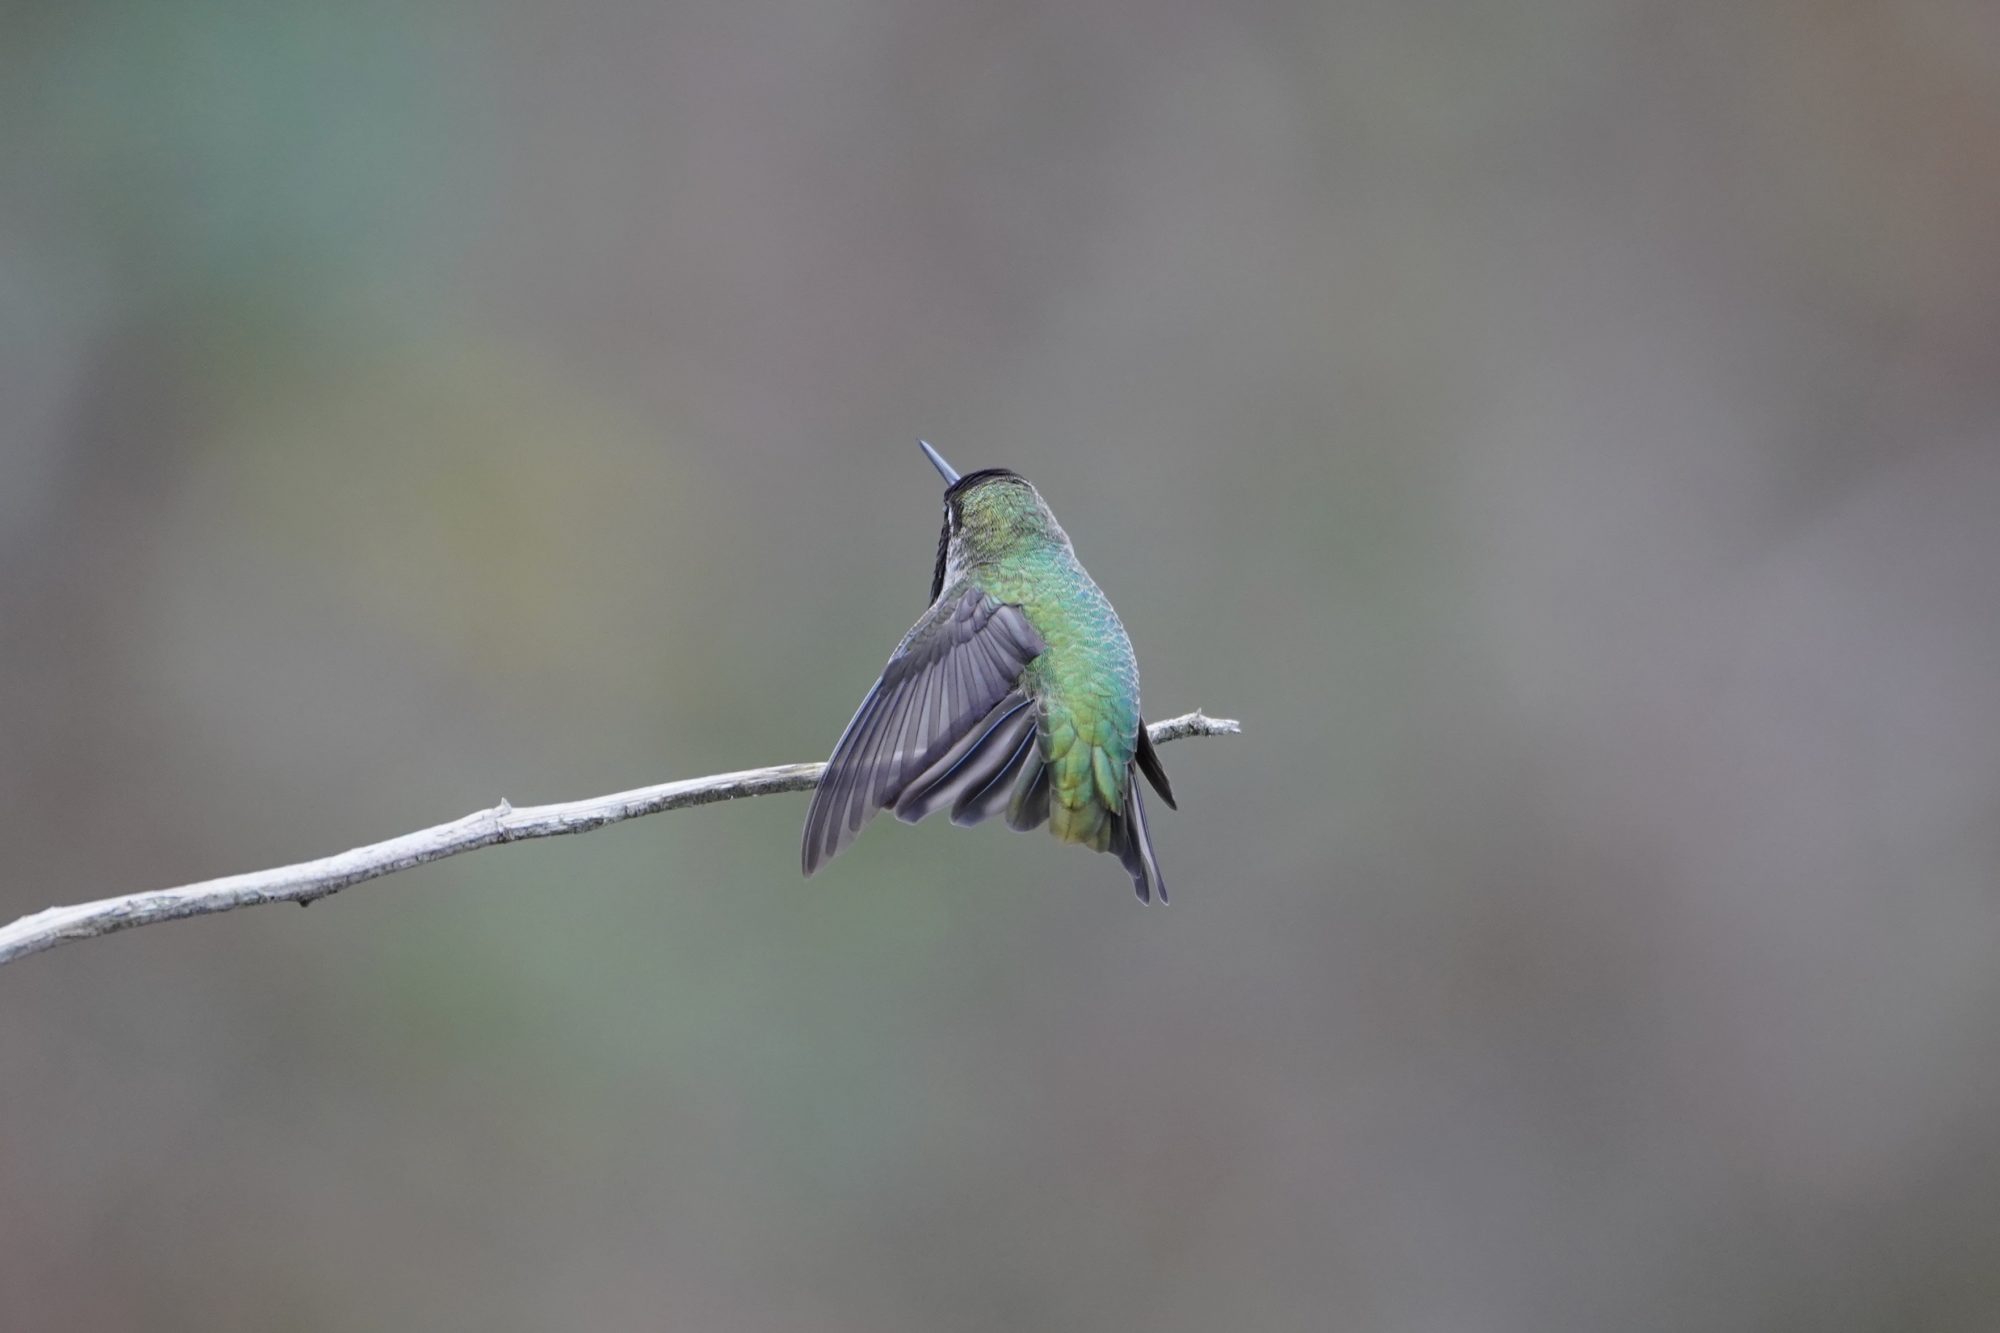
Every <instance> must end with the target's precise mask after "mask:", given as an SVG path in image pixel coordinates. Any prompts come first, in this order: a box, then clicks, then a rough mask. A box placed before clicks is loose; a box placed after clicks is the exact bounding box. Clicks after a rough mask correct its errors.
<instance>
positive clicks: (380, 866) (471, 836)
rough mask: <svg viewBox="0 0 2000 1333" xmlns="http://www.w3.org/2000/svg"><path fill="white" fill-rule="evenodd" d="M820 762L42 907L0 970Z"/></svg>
mask: <svg viewBox="0 0 2000 1333" xmlns="http://www.w3.org/2000/svg"><path fill="white" fill-rule="evenodd" d="M1241 730H1242V727H1241V725H1240V724H1238V723H1236V722H1234V721H1232V720H1230V719H1228V718H1220V717H1207V716H1204V715H1203V714H1202V713H1200V712H1193V713H1189V714H1187V715H1185V716H1183V717H1176V718H1169V719H1168V720H1167V721H1165V722H1155V723H1153V725H1152V726H1151V727H1149V728H1148V731H1150V732H1151V734H1152V737H1153V743H1154V744H1156V745H1164V744H1166V743H1167V742H1168V741H1176V740H1180V739H1182V738H1183V737H1187V736H1229V735H1234V734H1236V733H1237V732H1239V731H1241ZM825 767H826V765H825V764H781V765H779V766H778V767H776V768H752V769H746V770H744V771H743V772H741V773H719V774H716V775H714V776H712V777H705V778H686V779H684V780H682V781H680V782H663V783H661V784H659V785H658V786H653V787H639V788H636V789H634V790H632V791H621V792H614V793H612V794H611V795H609V796H595V797H591V798H589V799H586V800H581V801H564V802H561V803H559V804H556V805H531V806H523V807H521V808H519V809H516V808H514V807H513V806H511V805H508V804H507V802H505V801H502V802H500V804H499V805H497V806H495V807H493V808H492V809H491V810H479V811H476V812H474V813H472V814H469V815H466V816H465V817H464V818H463V819H455V820H453V821H452V822H451V823H449V824H439V825H437V826H435V827H433V828H427V829H419V830H418V831H417V832H415V833H405V834H404V835H403V836H402V837H400V838H391V839H389V840H388V841H387V842H376V843H370V844H369V845H368V846H366V847H356V848H354V849H353V850H351V851H345V852H341V853H339V854H337V855H334V856H323V857H321V858H320V859H319V860H317V861H301V862H299V863H298V864H297V865H290V866H279V867H278V868H276V869H275V870H254V871H251V872H250V873H248V874H244V875H230V876H228V877H226V878H223V879H209V880H203V881H202V882H201V883H199V884H184V885H182V886H181V887H180V888H177V889H158V890H155V891H153V892H151V893H132V894H127V895H125V896H124V897H122V898H100V899H99V900H97V901H96V902H90V903H78V904H77V905H76V906H74V907H51V908H49V909H48V910H46V911H42V912H36V913H35V914H34V915H32V916H24V917H22V918H21V919H20V920H18V921H16V922H14V923H13V924H12V925H10V926H7V927H5V928H0V964H6V963H11V962H13V961H14V960H15V959H17V958H26V957H27V956H28V955H29V954H32V953H40V952H41V951H42V950H44V949H53V948H55V947H56V946H57V945H58V944H68V943H69V942H71V941H72V940H88V939H95V938H96V937H97V936H99V935H110V934H113V933H115V932H117V931H121V930H130V929H131V928H132V927H134V926H150V925H152V924H153V923H154V922H156V921H178V920H180V919H181V918H182V917H190V916H207V915H208V914H209V913H211V912H230V911H234V910H235V909H236V908H239V907H255V906H257V905H259V904H260V903H299V904H301V905H303V904H305V903H310V902H314V901H316V900H318V899H320V898H324V897H326V896H327V895H329V894H334V893H338V892H340V891H341V890H342V889H344V888H346V887H347V886H348V885H350V884H359V883H361V882H362V881H363V880H370V879H380V878H381V877H382V876H384V875H393V874H395V873H396V872H397V871H399V870H408V869H409V868H410V867H412V866H420V865H422V864H424V863H425V862H426V861H439V860H442V859H444V858H445V857H447V856H457V855H458V854H459V853H461V852H472V851H477V850H478V849H480V848H481V847H490V846H492V845H493V844H494V843H496V842H520V841H522V840H524V839H528V838H555V837H560V836H562V835H563V834H567V833H588V832H590V830H592V829H597V828H603V827H604V826H605V825H606V824H617V823H621V822H623V821H624V820H627V819H637V818H639V816H641V815H655V814H659V813H660V812H661V811H663V810H681V809H685V808H686V807H688V806H691V805H708V804H710V803H711V802H714V801H733V800H735V799H737V798H738V797H742V796H769V795H771V794H773V793H775V792H785V791H808V790H810V789H811V788H812V787H813V786H814V785H816V784H817V783H818V782H819V775H820V772H821V770H823V769H824V768H825Z"/></svg>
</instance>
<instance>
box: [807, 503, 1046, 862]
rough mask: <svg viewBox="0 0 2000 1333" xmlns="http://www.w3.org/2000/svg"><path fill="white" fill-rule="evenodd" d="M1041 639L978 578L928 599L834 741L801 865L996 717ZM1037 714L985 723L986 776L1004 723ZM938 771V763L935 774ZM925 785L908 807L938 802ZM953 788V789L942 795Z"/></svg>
mask: <svg viewBox="0 0 2000 1333" xmlns="http://www.w3.org/2000/svg"><path fill="white" fill-rule="evenodd" d="M978 475H979V474H976V473H975V474H974V476H978ZM966 480H967V481H970V480H972V478H967V479H966ZM1046 647H1047V645H1046V644H1044V643H1043V642H1042V636H1041V635H1040V634H1038V633H1036V632H1035V627H1034V626H1033V625H1031V624H1030V623H1029V622H1028V618H1027V616H1026V615H1024V614H1023V613H1022V611H1021V608H1019V607H1018V606H1011V605H1008V604H1005V603H1002V602H996V601H994V600H993V599H992V598H991V597H989V596H988V595H987V594H986V593H984V592H982V591H981V590H980V589H978V588H968V589H967V590H966V591H965V593H964V595H962V596H961V597H959V598H958V599H957V600H956V601H954V602H943V601H939V602H937V603H935V604H934V605H933V606H932V607H931V609H930V610H929V611H928V612H926V613H925V616H924V618H923V619H922V620H920V621H918V622H917V624H916V627H915V628H914V629H912V630H911V631H910V632H909V634H907V635H905V636H904V639H903V642H902V644H901V646H899V647H898V648H897V649H896V653H895V656H893V657H891V658H890V659H889V663H888V665H887V666H885V667H884V668H883V669H882V676H881V678H880V679H879V680H877V681H876V682H875V685H874V688H872V689H870V690H869V691H868V694H867V697H866V698H864V699H863V700H862V701H861V707H860V708H859V709H857V710H856V711H855V714H854V717H853V719H852V720H851V721H849V722H848V724H847V729H846V730H845V731H843V732H841V734H840V740H839V742H838V743H837V744H836V745H835V746H834V750H833V758H832V759H830V760H828V761H827V766H826V772H825V773H823V774H822V775H821V776H820V781H819V787H818V789H817V790H816V791H815V792H814V793H813V801H812V808H811V810H810V811H808V812H807V814H806V830H805V838H804V845H803V846H802V848H801V850H800V862H801V864H802V865H803V866H804V868H805V872H806V874H808V875H810V874H812V873H813V872H814V871H815V870H817V869H819V867H820V866H821V865H823V864H824V863H825V862H827V861H830V860H832V859H833V858H834V857H835V856H837V855H838V854H839V853H840V852H841V850H842V849H843V848H845V847H846V846H847V845H848V844H849V843H851V842H853V841H854V838H855V835H856V834H858V833H859V832H860V831H861V828H862V826H863V825H864V824H866V823H867V822H868V821H869V820H870V819H871V818H873V817H874V815H875V813H876V812H877V811H878V810H882V809H886V808H889V807H891V806H898V804H899V802H900V801H902V799H903V797H904V795H905V793H906V791H908V790H910V789H912V788H915V787H918V786H925V784H924V783H922V782H920V781H919V780H920V779H923V778H924V777H925V775H926V774H927V772H928V771H929V770H930V769H932V767H933V766H934V765H939V764H940V761H941V760H943V759H945V758H946V756H947V755H950V754H953V752H954V751H955V750H958V748H959V747H960V744H961V742H963V741H965V740H966V738H967V735H968V733H981V734H984V732H985V731H986V730H988V729H986V728H982V727H981V724H982V723H983V722H987V721H988V720H989V719H993V720H994V721H995V722H999V721H1001V719H997V718H994V714H995V713H996V712H998V711H1000V709H1001V707H1002V705H1003V703H1005V702H1006V701H1008V700H1009V699H1010V697H1012V698H1020V697H1021V696H1020V695H1019V694H1018V692H1017V690H1016V686H1018V685H1019V684H1020V681H1021V675H1022V673H1023V672H1024V671H1025V670H1026V669H1027V665H1028V663H1029V662H1031V661H1033V660H1034V659H1035V658H1036V657H1038V656H1040V655H1041V653H1042V652H1043V651H1044V649H1045V648H1046ZM1020 719H1026V721H1025V723H1023V722H1021V721H1020ZM1038 719H1039V710H1037V709H1035V708H1033V707H1032V706H1030V707H1027V708H1025V709H1022V710H1020V711H1018V712H1014V713H1012V714H1009V715H1008V717H1007V718H1006V719H1005V722H1006V725H1005V726H1004V727H1000V728H998V729H997V730H994V731H993V732H992V735H993V738H994V742H995V750H996V753H997V759H995V758H992V757H982V758H980V759H979V760H977V761H976V762H977V763H978V764H979V765H980V766H981V767H982V768H983V767H984V766H985V765H986V764H988V763H992V764H995V765H996V768H995V769H994V770H992V771H990V772H988V773H987V777H988V779H989V780H990V778H991V777H992V776H993V772H998V771H1001V770H1002V769H1004V768H1006V767H1007V766H1009V765H1010V764H1011V761H1012V760H1013V758H1014V756H1015V755H1016V754H1017V753H1018V751H1019V745H1020V740H1019V736H1018V735H1015V734H1013V733H1014V732H1016V731H1017V730H1018V728H1019V727H1020V726H1022V725H1025V726H1026V727H1027V730H1028V733H1029V735H1030V736H1031V737H1032V736H1033V734H1034V731H1035V724H1036V722H1037V720H1038ZM1010 736H1011V739H1010V738H1009V737H1010ZM1030 748H1031V749H1032V748H1033V747H1030ZM981 751H982V743H981V742H978V741H975V743H974V744H973V745H970V746H965V747H964V748H963V751H962V752H961V753H959V754H958V755H957V758H963V759H965V760H966V761H967V763H968V764H972V763H974V762H975V761H974V760H973V758H972V756H973V755H974V754H979V753H981ZM954 762H956V760H954ZM975 771H976V770H975ZM944 777H945V772H944V770H943V769H940V771H939V773H938V774H937V775H936V777H935V779H934V781H936V780H942V779H943V778H944ZM980 790H984V784H982V785H981V788H980ZM930 794H931V793H930V792H929V790H928V788H927V787H926V790H923V791H919V792H917V793H916V794H915V795H914V796H913V797H912V800H911V809H912V810H915V809H916V808H917V807H918V806H925V807H926V808H925V813H928V810H929V809H935V808H937V805H934V804H929V798H930ZM960 794H961V793H958V792H956V791H954V792H953V793H952V795H951V796H950V797H949V798H948V799H952V800H956V799H957V798H958V796H959V795H960ZM940 804H941V802H940ZM898 813H899V814H901V813H902V812H901V809H900V808H899V809H898ZM913 817H921V816H920V815H917V816H913Z"/></svg>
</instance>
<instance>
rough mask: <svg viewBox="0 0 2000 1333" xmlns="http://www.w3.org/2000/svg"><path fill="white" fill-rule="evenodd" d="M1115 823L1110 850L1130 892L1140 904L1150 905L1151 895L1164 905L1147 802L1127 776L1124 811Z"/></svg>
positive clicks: (1164, 891)
mask: <svg viewBox="0 0 2000 1333" xmlns="http://www.w3.org/2000/svg"><path fill="white" fill-rule="evenodd" d="M1114 823H1115V824H1116V828H1115V829H1114V830H1113V832H1112V837H1111V850H1112V851H1114V852H1116V853H1118V861H1119V864H1121V865H1123V866H1124V867H1125V870H1126V873H1128V874H1130V875H1131V876H1132V891H1133V892H1134V893H1137V894H1138V895H1139V901H1140V902H1142V903H1143V902H1149V901H1151V899H1152V897H1153V895H1154V894H1158V895H1159V898H1160V901H1161V902H1162V903H1165V902H1166V901H1167V881H1166V878H1165V877H1164V876H1162V875H1161V874H1160V858H1159V857H1158V856H1157V855H1156V854H1155V853H1154V851H1153V833H1152V830H1151V829H1149V828H1147V827H1146V798H1145V797H1143V796H1141V795H1140V794H1139V784H1138V782H1137V781H1135V780H1133V779H1132V778H1131V777H1130V776H1128V778H1127V780H1126V783H1125V804H1124V807H1123V809H1122V810H1121V811H1120V812H1119V814H1118V816H1117V817H1116V819H1115V820H1114Z"/></svg>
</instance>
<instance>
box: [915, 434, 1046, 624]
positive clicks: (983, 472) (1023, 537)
mask: <svg viewBox="0 0 2000 1333" xmlns="http://www.w3.org/2000/svg"><path fill="white" fill-rule="evenodd" d="M917 443H918V444H920V445H923V450H924V454H925V455H926V456H927V457H928V458H929V459H930V460H931V465H932V466H933V467H935V468H936V469H937V470H938V473H939V475H941V476H942V477H943V478H944V483H945V488H944V527H943V528H942V529H941V530H940V531H939V532H938V555H937V569H936V571H935V572H934V573H933V575H932V576H931V600H932V601H936V600H937V597H938V594H939V593H941V592H943V591H944V588H945V585H946V584H947V583H949V582H950V581H951V580H952V577H953V576H954V575H955V574H956V572H957V571H958V570H961V569H964V568H966V567H968V566H971V565H977V564H983V563H987V562H990V561H993V560H998V559H1001V558H1003V557H1005V556H1008V555H1011V554H1014V553H1016V552H1018V551H1022V550H1025V549H1028V548H1030V547H1032V546H1035V545H1038V544H1043V543H1048V542H1061V543H1064V544H1067V543H1068V541H1069V538H1068V536H1066V535H1065V534H1064V532H1063V530H1062V527H1061V525H1060V524H1058V523H1057V522H1056V516H1055V515H1054V514H1052V513H1050V512H1049V507H1048V504H1047V503H1046V502H1045V501H1043V499H1042V497H1041V495H1040V494H1039V493H1037V492H1036V490H1035V488H1034V487H1033V486H1030V485H1029V484H1028V479H1027V478H1026V477H1024V476H1022V475H1021V474H1020V473H1018V472H1011V471H1009V470H1008V469H1006V468H1004V467H989V468H981V469H980V470H979V471H977V472H968V473H966V474H965V475H963V476H960V475H959V473H958V471H957V470H956V469H955V468H953V467H952V465H951V464H949V463H947V462H945V461H944V458H943V456H942V455H940V454H939V453H938V451H937V450H935V449H933V448H931V446H930V445H929V444H928V443H925V442H924V441H923V440H918V441H917Z"/></svg>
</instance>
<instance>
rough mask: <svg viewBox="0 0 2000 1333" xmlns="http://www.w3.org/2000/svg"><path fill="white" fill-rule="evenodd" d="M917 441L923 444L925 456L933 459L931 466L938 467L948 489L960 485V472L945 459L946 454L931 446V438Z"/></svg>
mask: <svg viewBox="0 0 2000 1333" xmlns="http://www.w3.org/2000/svg"><path fill="white" fill-rule="evenodd" d="M917 443H918V444H919V445H920V446H922V448H923V451H924V457H926V458H928V459H930V460H931V466H932V467H934V468H936V469H937V470H938V475H939V476H941V477H943V478H944V484H945V487H946V489H949V488H951V487H953V486H956V485H958V472H957V470H956V469H954V468H953V467H952V465H951V464H949V463H947V462H945V461H944V455H943V454H941V453H939V452H938V451H937V450H935V449H933V448H931V445H930V441H929V440H918V441H917Z"/></svg>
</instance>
